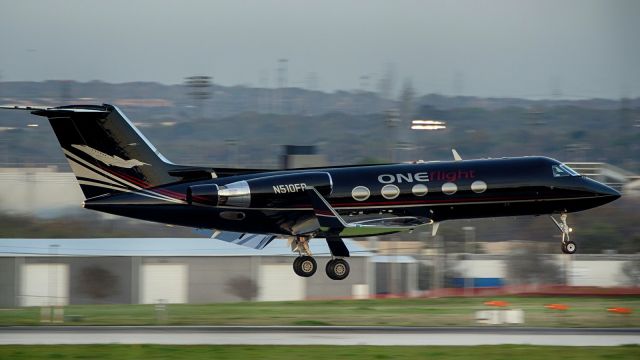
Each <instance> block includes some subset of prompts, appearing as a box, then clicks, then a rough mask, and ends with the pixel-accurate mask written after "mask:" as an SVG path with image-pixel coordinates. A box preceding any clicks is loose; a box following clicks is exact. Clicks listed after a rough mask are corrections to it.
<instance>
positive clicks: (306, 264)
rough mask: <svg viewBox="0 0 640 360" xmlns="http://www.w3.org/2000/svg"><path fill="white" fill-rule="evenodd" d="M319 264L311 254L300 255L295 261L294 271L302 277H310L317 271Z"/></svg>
mask: <svg viewBox="0 0 640 360" xmlns="http://www.w3.org/2000/svg"><path fill="white" fill-rule="evenodd" d="M317 269H318V264H317V263H316V260H315V259H314V258H312V257H311V256H299V257H298V258H296V259H295V261H294V262H293V271H294V272H295V273H296V274H297V275H298V276H302V277H309V276H311V275H313V274H315V273H316V270H317Z"/></svg>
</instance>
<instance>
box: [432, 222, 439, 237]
mask: <svg viewBox="0 0 640 360" xmlns="http://www.w3.org/2000/svg"><path fill="white" fill-rule="evenodd" d="M431 226H432V227H431V236H436V235H437V234H438V228H439V227H440V223H439V222H434V223H433V225H431Z"/></svg>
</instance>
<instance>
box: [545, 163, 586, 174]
mask: <svg viewBox="0 0 640 360" xmlns="http://www.w3.org/2000/svg"><path fill="white" fill-rule="evenodd" d="M551 169H552V170H553V176H554V177H562V176H580V174H578V173H577V172H576V171H575V170H573V169H572V168H570V167H568V166H567V165H565V164H560V165H553V166H552V167H551Z"/></svg>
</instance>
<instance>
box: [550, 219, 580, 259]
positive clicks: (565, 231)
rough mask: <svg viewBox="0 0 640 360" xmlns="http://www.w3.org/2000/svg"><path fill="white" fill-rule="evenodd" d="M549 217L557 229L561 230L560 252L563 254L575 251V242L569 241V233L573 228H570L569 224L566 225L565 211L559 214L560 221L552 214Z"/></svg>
mask: <svg viewBox="0 0 640 360" xmlns="http://www.w3.org/2000/svg"><path fill="white" fill-rule="evenodd" d="M550 217H551V220H553V222H554V223H555V224H556V226H557V227H558V229H560V232H562V245H561V249H562V252H563V253H565V254H573V253H575V252H576V243H575V242H573V241H571V239H570V235H569V234H570V233H571V231H573V229H571V228H570V227H569V225H567V213H566V212H563V213H562V214H560V221H558V220H556V219H555V218H554V217H553V216H550Z"/></svg>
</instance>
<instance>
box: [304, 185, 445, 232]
mask: <svg viewBox="0 0 640 360" xmlns="http://www.w3.org/2000/svg"><path fill="white" fill-rule="evenodd" d="M306 191H307V194H308V195H309V199H310V200H311V205H312V206H313V211H314V212H315V215H316V218H317V219H318V223H319V224H320V229H321V230H322V231H328V232H339V233H340V235H345V236H349V235H351V236H356V235H366V234H368V233H371V234H375V233H380V232H400V231H410V230H413V229H415V228H417V227H418V226H423V225H428V224H432V223H433V221H432V220H431V219H428V218H418V217H415V216H386V217H380V218H376V219H367V220H362V221H355V222H347V221H346V220H345V219H344V218H342V217H341V216H340V214H338V212H337V211H336V210H335V209H334V208H333V207H332V206H331V205H330V204H329V202H327V200H325V199H324V198H323V197H322V195H320V193H319V192H318V190H316V189H314V188H308V189H307V190H306Z"/></svg>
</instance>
